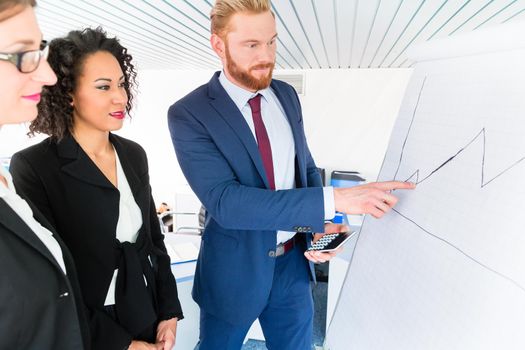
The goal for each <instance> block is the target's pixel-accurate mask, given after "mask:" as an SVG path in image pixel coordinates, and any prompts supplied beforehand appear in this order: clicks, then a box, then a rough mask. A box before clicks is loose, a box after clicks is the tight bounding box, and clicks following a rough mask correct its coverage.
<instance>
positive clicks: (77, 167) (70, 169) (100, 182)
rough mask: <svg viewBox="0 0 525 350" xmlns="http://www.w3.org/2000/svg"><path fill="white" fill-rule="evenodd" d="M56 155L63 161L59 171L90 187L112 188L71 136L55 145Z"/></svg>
mask: <svg viewBox="0 0 525 350" xmlns="http://www.w3.org/2000/svg"><path fill="white" fill-rule="evenodd" d="M57 153H58V156H59V157H60V158H62V159H63V160H64V162H63V165H62V168H61V170H62V171H63V172H65V173H67V174H68V175H71V176H72V177H74V178H76V179H78V180H81V181H84V182H87V183H90V184H92V185H96V186H100V187H107V188H114V186H113V184H111V182H110V181H109V180H108V179H107V178H106V177H105V176H104V174H102V172H101V171H100V170H99V169H98V168H97V166H96V165H95V164H94V163H93V161H92V160H91V159H90V158H89V156H88V155H87V154H86V152H84V150H83V149H82V147H80V145H79V144H78V143H77V142H76V141H75V139H74V138H73V136H71V135H67V136H65V137H64V138H63V139H62V140H61V141H60V142H58V143H57Z"/></svg>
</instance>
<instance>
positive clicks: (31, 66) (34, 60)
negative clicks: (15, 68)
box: [20, 51, 40, 73]
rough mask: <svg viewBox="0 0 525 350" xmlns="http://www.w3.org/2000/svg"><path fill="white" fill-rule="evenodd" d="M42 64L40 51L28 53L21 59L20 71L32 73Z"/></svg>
mask: <svg viewBox="0 0 525 350" xmlns="http://www.w3.org/2000/svg"><path fill="white" fill-rule="evenodd" d="M39 63H40V51H28V52H25V53H24V54H23V56H22V57H21V59H20V71H21V72H22V73H31V72H33V71H35V70H36V69H37V68H38V64H39Z"/></svg>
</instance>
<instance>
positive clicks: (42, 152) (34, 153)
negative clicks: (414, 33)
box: [13, 137, 56, 159]
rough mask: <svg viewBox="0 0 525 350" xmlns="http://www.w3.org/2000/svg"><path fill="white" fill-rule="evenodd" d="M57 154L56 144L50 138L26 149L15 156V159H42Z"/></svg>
mask: <svg viewBox="0 0 525 350" xmlns="http://www.w3.org/2000/svg"><path fill="white" fill-rule="evenodd" d="M55 153H56V142H55V141H54V140H52V139H51V138H50V137H48V138H46V139H44V140H42V141H40V142H39V143H36V144H34V145H32V146H29V147H27V148H24V149H22V150H20V151H18V152H16V153H15V154H14V155H13V158H17V157H20V156H23V157H25V158H37V159H38V158H41V157H43V156H46V155H49V154H55Z"/></svg>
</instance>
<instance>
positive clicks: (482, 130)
mask: <svg viewBox="0 0 525 350" xmlns="http://www.w3.org/2000/svg"><path fill="white" fill-rule="evenodd" d="M426 80H427V77H426V76H425V78H424V79H423V83H422V84H421V89H420V90H419V95H418V98H417V101H416V105H415V108H414V112H413V114H412V120H411V121H410V125H409V127H408V131H407V134H406V136H405V140H404V142H403V146H402V148H401V155H400V157H399V163H398V166H397V169H396V172H395V175H394V180H395V179H396V176H397V174H398V172H399V169H400V167H401V163H402V161H403V156H404V152H405V147H406V144H407V141H408V138H409V136H410V132H411V130H412V125H413V123H414V120H415V117H416V115H417V110H418V107H419V102H420V99H421V96H422V93H423V89H424V87H425V83H426ZM480 136H481V137H482V139H483V143H482V145H483V147H482V148H483V156H482V161H481V186H480V188H483V187H485V186H486V185H488V184H489V183H491V182H492V181H494V180H495V179H496V178H498V177H500V176H502V175H503V174H505V173H506V172H508V171H509V170H511V169H512V168H514V167H515V166H517V165H518V164H519V163H521V162H522V161H523V160H525V157H522V158H520V159H518V160H517V161H516V162H514V163H513V164H511V165H510V166H508V167H507V168H505V169H504V170H503V171H501V172H499V173H498V174H497V175H496V176H494V177H493V178H491V179H490V180H488V181H486V182H485V147H486V137H485V128H482V129H481V131H480V132H479V133H478V134H477V135H476V136H475V137H474V138H473V139H472V140H470V142H468V143H467V144H466V145H465V146H464V147H462V148H461V149H460V150H459V151H458V152H456V154H454V155H453V156H451V157H450V158H448V159H447V160H446V161H445V162H443V163H442V164H441V165H439V166H438V167H437V168H436V169H434V170H432V171H431V172H430V173H429V174H428V175H427V176H425V177H424V178H423V179H421V180H419V169H417V170H416V171H415V172H414V173H413V174H412V175H410V177H409V178H408V179H407V180H405V181H409V180H412V179H413V178H414V176H415V177H416V181H415V182H416V184H421V183H422V182H424V181H425V180H427V179H429V178H430V177H431V176H432V175H434V174H436V173H437V172H438V171H439V170H440V169H442V168H443V167H444V166H445V165H447V164H449V163H450V162H452V160H454V159H455V158H456V157H457V156H458V155H459V154H461V153H462V152H463V151H465V150H466V149H467V148H469V147H470V145H472V144H473V143H474V141H475V140H476V139H478V138H479V137H480ZM392 210H393V211H394V212H395V213H397V214H398V215H399V216H401V217H402V218H403V219H405V220H407V221H409V222H411V223H412V224H414V225H415V226H417V227H418V228H419V229H420V230H422V231H423V232H425V233H427V234H428V235H430V236H431V237H433V238H435V239H437V240H439V241H441V242H442V243H444V244H446V245H448V246H449V247H451V248H453V249H455V250H457V251H458V252H459V253H461V254H462V255H464V256H465V257H466V258H468V259H469V260H471V261H472V262H474V263H476V264H478V265H479V266H481V267H482V268H484V269H485V270H487V271H490V272H491V273H493V274H496V275H497V276H499V277H501V278H503V279H505V280H507V281H508V282H510V283H512V284H513V285H514V286H516V287H518V288H519V289H521V290H522V291H523V292H525V286H523V285H521V284H520V283H519V282H518V281H516V280H514V279H512V278H511V277H509V276H507V275H505V274H503V273H501V272H499V271H497V270H495V269H493V268H491V267H490V266H488V265H486V264H484V263H483V262H481V261H479V260H478V259H476V258H475V257H473V256H472V255H469V254H468V253H467V252H465V251H464V250H462V249H461V248H460V247H458V246H456V245H454V244H453V243H452V242H450V241H447V240H446V239H444V238H442V237H440V236H439V235H437V234H434V233H432V232H431V231H429V230H427V229H425V228H424V227H422V226H421V225H420V224H418V223H417V222H416V221H414V220H413V219H411V218H409V217H408V216H406V215H405V214H403V213H401V212H399V211H398V210H396V209H392Z"/></svg>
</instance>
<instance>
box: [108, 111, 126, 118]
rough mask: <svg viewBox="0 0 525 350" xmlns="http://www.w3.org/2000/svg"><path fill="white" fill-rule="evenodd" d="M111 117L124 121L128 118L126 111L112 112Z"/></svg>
mask: <svg viewBox="0 0 525 350" xmlns="http://www.w3.org/2000/svg"><path fill="white" fill-rule="evenodd" d="M109 115H110V116H112V117H113V118H116V119H124V117H125V116H126V114H125V113H124V111H117V112H111V113H109Z"/></svg>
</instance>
